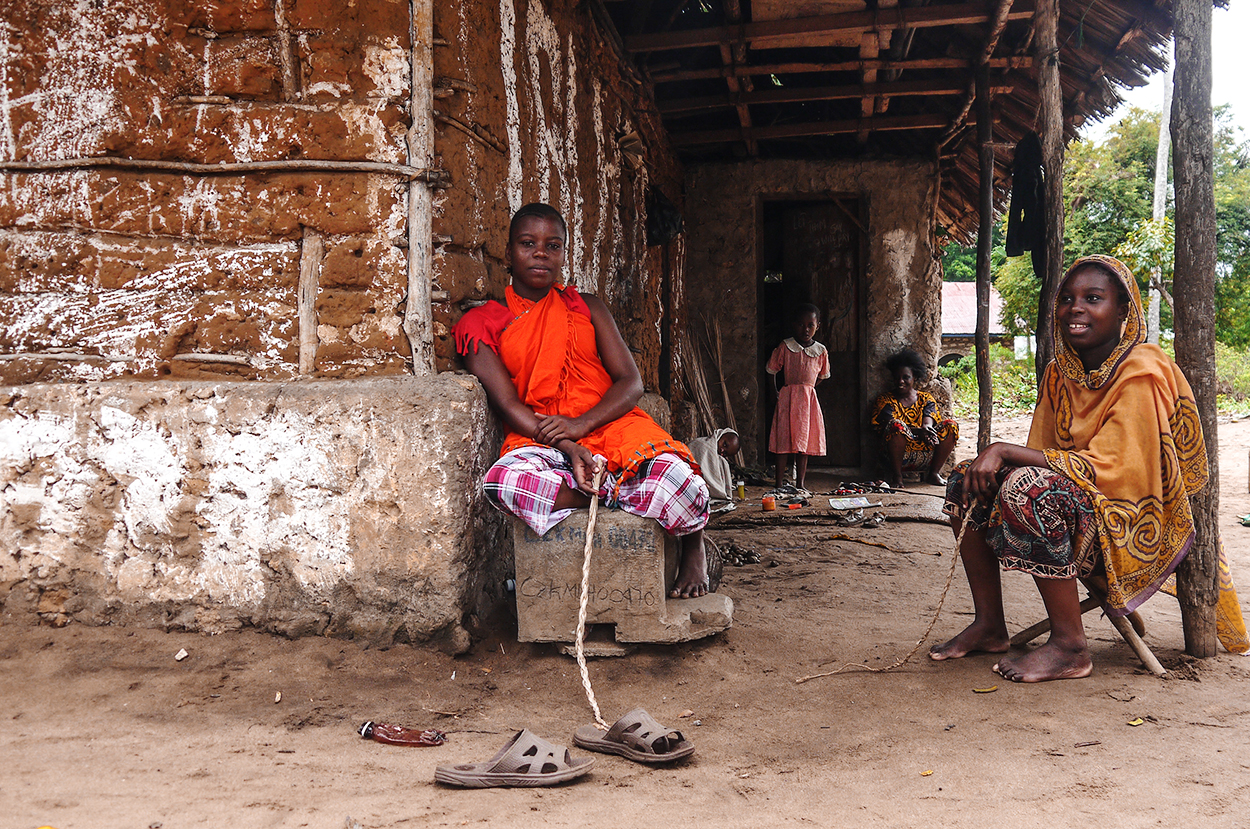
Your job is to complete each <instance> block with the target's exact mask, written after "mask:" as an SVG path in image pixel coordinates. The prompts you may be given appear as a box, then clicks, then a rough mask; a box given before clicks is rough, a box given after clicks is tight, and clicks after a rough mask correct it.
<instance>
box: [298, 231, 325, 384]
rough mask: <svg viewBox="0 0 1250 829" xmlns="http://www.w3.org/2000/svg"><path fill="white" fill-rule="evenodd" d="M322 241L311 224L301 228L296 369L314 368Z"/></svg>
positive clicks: (312, 370) (313, 369) (306, 370)
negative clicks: (302, 232)
mask: <svg viewBox="0 0 1250 829" xmlns="http://www.w3.org/2000/svg"><path fill="white" fill-rule="evenodd" d="M324 256H325V242H324V241H323V240H322V238H321V234H320V233H318V232H317V231H315V230H313V229H312V228H308V227H306V228H304V239H303V241H302V242H301V244H300V249H299V373H300V374H302V375H309V374H312V373H313V372H314V371H315V370H316V368H317V344H318V342H319V339H318V336H317V289H318V288H319V287H320V285H321V260H322V258H323V257H324Z"/></svg>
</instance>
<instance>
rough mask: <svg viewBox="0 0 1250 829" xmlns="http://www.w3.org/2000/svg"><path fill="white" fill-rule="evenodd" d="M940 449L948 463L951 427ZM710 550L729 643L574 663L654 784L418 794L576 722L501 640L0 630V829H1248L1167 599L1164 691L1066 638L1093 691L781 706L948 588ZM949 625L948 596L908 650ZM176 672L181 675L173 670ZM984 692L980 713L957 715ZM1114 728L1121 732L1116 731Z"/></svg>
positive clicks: (932, 560)
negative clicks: (429, 643)
mask: <svg viewBox="0 0 1250 829" xmlns="http://www.w3.org/2000/svg"><path fill="white" fill-rule="evenodd" d="M1024 428H1025V421H1024V420H1021V419H1015V420H1011V421H1008V422H1006V423H1004V424H1002V426H1001V428H1000V435H1001V436H1004V437H1008V438H1011V437H1016V436H1018V435H1020V434H1022V433H1023V430H1024ZM964 431H965V435H966V436H967V437H968V439H969V440H971V439H972V438H973V437H974V435H973V434H972V433H973V432H974V431H975V427H974V426H972V425H966V426H965V429H964ZM1220 436H1221V446H1222V461H1221V463H1222V470H1221V471H1222V479H1223V493H1224V494H1223V510H1222V513H1223V521H1222V527H1223V532H1224V538H1225V541H1226V545H1227V548H1228V551H1229V553H1230V555H1231V557H1232V559H1233V562H1234V574H1235V575H1237V576H1239V577H1240V578H1241V581H1242V584H1243V585H1246V584H1250V575H1248V574H1250V543H1247V539H1250V529H1243V528H1241V527H1240V526H1238V525H1237V524H1236V521H1235V516H1236V515H1237V514H1239V513H1245V512H1250V504H1248V503H1247V501H1248V500H1250V498H1248V496H1247V494H1246V492H1247V474H1248V469H1247V447H1248V445H1250V421H1246V422H1241V423H1224V424H1221V432H1220ZM960 455H961V457H962V456H964V455H966V450H962V448H961V453H960ZM817 483H818V484H819V481H817ZM917 491H918V492H920V491H928V492H932V493H936V490H921V489H917ZM933 500H934V499H929V498H927V496H925V495H918V496H914V497H911V498H910V499H908V498H902V499H900V503H903V504H904V506H903V507H894V508H892V510H893V511H895V512H900V513H901V512H904V511H906V510H907V509H908V507H906V504H907V503H911V505H912V508H915V507H917V505H919V504H922V503H929V505H930V508H931V507H932V501H933ZM913 511H914V510H913ZM747 512H748V511H747V510H744V511H743V512H742V513H741V515H746V514H747ZM800 512H801V511H800ZM809 515H810V513H809ZM715 536H716V537H717V538H718V539H720V540H721V541H724V542H728V541H732V542H734V543H738V544H740V545H742V546H749V547H754V548H755V549H757V550H758V551H759V552H760V553H761V556H762V561H761V563H760V564H754V565H749V566H746V567H741V568H736V567H731V568H727V572H726V577H725V581H724V584H723V586H722V590H723V591H724V592H726V593H728V594H729V595H731V596H732V597H733V599H734V601H735V602H736V603H737V610H736V613H735V624H734V627H733V628H732V629H731V630H729V631H728V632H726V633H724V634H722V635H718V636H716V637H713V638H711V639H708V640H705V641H702V642H699V643H694V644H689V645H683V646H678V647H667V648H665V647H654V648H644V649H641V650H639V651H637V652H635V653H634V654H632V655H630V656H627V657H624V658H618V659H610V660H597V661H592V663H591V676H592V679H593V682H594V687H595V690H596V693H597V694H598V697H599V699H600V701H601V703H602V705H603V707H604V709H605V715H606V716H607V717H608V719H609V721H610V720H611V719H614V718H615V717H616V716H619V715H620V714H621V713H623V712H624V711H626V710H628V709H629V708H632V707H634V706H639V705H640V706H643V707H645V708H647V709H648V710H650V711H651V712H652V713H653V714H654V715H655V716H656V717H658V718H659V719H661V720H662V721H664V722H667V723H670V724H674V725H678V726H679V727H681V728H682V729H683V730H685V732H686V733H687V734H688V735H689V736H690V737H691V738H692V739H693V740H695V742H696V743H697V746H698V750H697V752H696V754H695V755H694V757H693V758H691V760H690V761H688V762H686V763H684V764H682V765H679V766H676V767H674V768H660V769H650V768H646V767H643V766H640V765H636V764H634V763H630V762H628V761H626V760H623V759H620V758H616V757H611V756H603V755H594V756H595V768H594V771H593V772H592V773H591V775H590V776H589V777H587V778H584V779H583V780H582V781H580V782H575V783H571V784H567V785H564V786H560V787H557V788H553V789H525V790H522V789H512V790H498V789H496V790H477V791H466V790H457V789H449V788H445V787H442V786H439V785H436V784H434V783H433V772H434V767H435V766H436V765H438V764H442V763H452V762H457V761H465V760H484V759H486V758H488V757H489V756H490V755H491V754H493V753H494V751H495V750H496V749H497V748H498V747H499V746H500V745H502V744H503V743H504V741H505V740H506V739H507V738H508V737H509V736H510V735H511V733H512V732H513V730H514V729H517V728H521V727H528V728H530V729H532V730H534V731H535V732H537V733H538V734H540V735H543V736H545V737H547V738H549V739H552V740H554V741H557V742H569V741H570V740H571V735H572V732H573V730H574V729H575V728H576V727H577V726H579V725H582V724H585V723H588V722H589V721H590V714H589V709H588V707H587V704H586V700H585V698H584V696H583V694H582V691H581V688H580V685H579V682H578V678H577V671H576V666H575V664H574V662H573V661H572V660H571V659H570V658H568V657H565V656H562V655H559V654H558V653H557V652H556V651H555V650H554V649H553V648H551V647H548V646H529V645H519V644H517V643H516V641H515V639H514V636H513V632H512V631H511V630H503V631H501V632H500V633H499V635H497V636H495V637H492V638H489V639H487V640H484V641H481V642H479V643H478V644H477V645H476V646H475V648H474V649H473V651H472V652H471V653H470V654H468V655H466V656H462V657H458V658H452V657H448V656H444V655H441V654H438V653H433V652H428V651H425V650H421V649H416V648H410V647H394V648H390V649H387V650H376V649H373V650H371V649H365V648H363V647H361V646H359V645H357V644H355V643H352V642H344V641H338V640H330V639H303V640H298V641H288V640H285V639H279V638H275V637H272V636H268V635H262V634H258V633H255V632H250V631H243V632H238V633H232V634H226V635H220V636H213V637H209V636H201V635H195V634H181V633H162V632H158V631H148V630H122V629H113V628H95V629H92V628H85V627H82V626H78V625H71V626H69V627H66V628H63V629H54V628H50V627H43V626H36V625H31V624H29V623H28V621H26V620H14V619H12V618H6V619H3V620H2V621H0V666H2V667H0V710H2V711H3V715H0V716H3V719H4V721H5V722H6V725H5V726H4V727H3V728H2V729H0V756H2V757H4V758H5V762H3V763H0V793H2V794H0V802H2V803H3V804H4V807H3V813H2V814H0V826H5V827H21V828H23V829H25V828H29V829H35V827H40V826H43V825H45V824H46V825H50V826H53V827H56V829H97V828H98V827H126V828H127V829H142V828H143V827H164V828H165V829H175V828H177V829H183V827H224V826H229V827H239V828H240V829H242V828H244V827H271V826H275V827H297V826H311V827H333V828H334V829H339V827H345V826H346V827H351V826H356V825H359V826H360V827H363V829H375V828H377V827H407V826H472V825H480V824H487V825H498V826H519V827H526V826H612V827H617V828H618V829H627V828H628V827H651V826H655V825H656V824H657V823H658V824H675V825H679V826H718V827H738V826H741V827H757V826H791V825H795V826H798V825H813V826H888V827H920V826H924V827H930V826H933V825H942V824H947V825H951V826H1009V827H1033V826H1037V827H1052V826H1065V827H1072V826H1099V827H1121V826H1123V827H1142V826H1155V825H1158V826H1168V827H1173V826H1195V825H1197V826H1203V827H1244V826H1246V825H1247V821H1248V820H1250V818H1247V815H1248V814H1250V722H1248V721H1247V716H1246V715H1247V714H1250V692H1248V691H1247V690H1246V688H1247V683H1246V680H1247V679H1248V678H1250V659H1242V658H1241V657H1238V656H1232V655H1229V654H1226V653H1221V654H1220V655H1219V656H1217V657H1215V658H1213V659H1208V660H1203V661H1201V662H1195V661H1193V660H1188V659H1187V658H1186V657H1184V656H1183V654H1182V648H1183V641H1182V636H1181V628H1180V614H1179V612H1178V610H1177V606H1176V603H1175V601H1174V600H1173V599H1171V598H1169V597H1167V596H1158V597H1156V598H1155V599H1153V600H1152V601H1151V602H1150V603H1148V604H1147V605H1146V607H1145V614H1144V615H1145V616H1146V620H1147V624H1148V625H1149V628H1150V632H1149V634H1148V641H1149V642H1150V643H1151V644H1152V646H1153V647H1154V648H1155V652H1156V653H1157V654H1158V655H1159V657H1160V658H1161V659H1162V660H1163V661H1164V663H1165V664H1167V665H1169V666H1172V667H1174V668H1179V670H1177V671H1176V672H1175V675H1174V677H1173V678H1170V679H1165V680H1160V679H1156V678H1154V677H1152V676H1150V675H1148V674H1146V673H1144V672H1143V671H1142V670H1141V669H1140V668H1139V666H1138V664H1137V662H1136V660H1135V659H1134V657H1133V655H1132V653H1131V651H1129V649H1128V647H1127V646H1126V645H1124V644H1123V643H1122V642H1121V641H1120V640H1119V638H1118V636H1117V635H1116V633H1115V631H1114V629H1113V628H1112V627H1111V626H1110V625H1109V624H1108V623H1107V622H1106V620H1104V619H1100V618H1098V617H1097V614H1090V615H1088V616H1087V617H1086V624H1087V628H1088V631H1089V634H1090V638H1091V647H1092V650H1093V656H1094V660H1095V671H1094V674H1093V676H1092V677H1090V678H1088V679H1083V680H1077V681H1067V682H1054V683H1045V684H1042V685H1034V686H1022V685H1011V684H1010V683H1005V682H1003V681H1002V680H1000V679H999V678H998V677H997V676H995V675H994V674H992V673H991V672H990V670H989V667H990V665H991V664H992V662H993V657H990V656H973V657H970V658H967V659H963V660H958V661H956V662H947V663H942V664H938V663H933V662H930V661H929V660H928V659H926V658H923V657H922V656H921V657H917V658H915V659H913V660H912V661H911V662H909V663H907V664H906V665H904V666H903V667H901V668H899V669H898V670H895V671H893V672H891V673H886V674H871V673H866V672H862V671H857V672H852V673H844V674H841V675H838V676H834V677H828V678H824V679H817V680H813V681H811V682H807V683H804V684H798V683H796V682H795V679H796V677H799V676H803V675H806V674H810V673H815V672H819V671H822V670H829V669H831V668H833V667H836V666H837V665H839V664H841V663H843V662H857V663H866V664H868V665H873V666H880V665H886V664H889V663H890V662H893V661H894V660H895V659H896V658H898V657H900V656H902V655H903V654H905V653H906V652H907V651H908V650H909V649H910V648H911V647H912V645H913V644H914V643H915V642H916V639H917V638H918V637H919V636H920V634H921V632H922V631H923V630H924V628H925V626H926V625H927V624H928V622H929V620H930V619H931V618H932V616H933V612H934V608H935V606H936V602H937V600H938V597H939V595H940V593H941V589H942V584H943V581H944V579H945V578H946V574H947V573H948V571H949V567H950V562H951V558H950V547H951V538H950V534H949V531H948V530H947V529H945V528H943V527H941V526H938V525H936V524H931V523H924V522H905V521H893V522H890V523H887V524H886V525H885V526H883V527H881V528H879V529H875V530H862V529H860V530H855V529H841V528H837V527H832V526H828V525H825V526H821V525H802V526H797V525H795V523H794V522H793V521H790V522H789V523H782V522H777V523H776V524H774V525H772V526H769V527H764V528H760V527H753V526H748V527H738V528H736V529H732V530H728V529H723V528H722V529H719V530H716V531H715ZM837 536H845V537H849V538H851V539H858V540H863V541H873V542H877V543H878V544H883V545H885V546H886V547H887V548H888V549H886V548H883V547H879V546H870V545H866V544H862V543H859V541H858V540H845V539H841V538H838V537H837ZM1247 589H1250V588H1247ZM1006 593H1007V603H1008V616H1009V620H1010V622H1011V624H1012V625H1013V626H1014V627H1013V629H1014V628H1018V627H1024V626H1025V625H1028V624H1030V623H1032V622H1034V621H1036V620H1037V619H1038V618H1040V617H1041V616H1042V615H1043V614H1042V611H1041V606H1040V602H1039V601H1038V599H1037V597H1036V593H1035V591H1034V589H1033V587H1032V583H1031V581H1030V580H1028V579H1027V578H1026V577H1022V576H1019V575H1014V574H1013V575H1009V576H1008V577H1007V578H1006ZM1243 606H1246V602H1245V600H1243ZM969 618H970V600H969V596H968V590H967V586H966V583H965V582H964V581H963V575H962V572H957V573H956V577H955V583H954V587H953V588H952V590H951V593H950V597H949V600H948V601H947V604H946V608H945V609H944V611H943V613H942V615H941V618H940V619H939V620H938V622H937V626H936V628H935V630H934V633H933V635H932V636H931V637H930V641H933V640H935V639H937V638H938V637H941V638H943V639H944V638H946V637H948V636H950V635H952V634H953V633H955V632H956V631H957V630H959V629H960V628H961V627H962V626H963V625H964V624H966V623H967V621H968V619H969ZM182 648H185V649H186V650H187V651H188V652H189V653H190V656H189V657H188V658H187V659H185V660H183V661H181V662H176V661H175V660H174V654H175V653H177V652H178V651H179V649H182ZM995 685H997V690H996V691H994V692H993V693H974V689H984V688H988V687H992V686H995ZM279 692H280V693H281V695H282V696H281V701H280V702H275V696H276V695H277V694H278V693H279ZM687 711H689V712H692V713H691V715H690V716H687V717H684V718H682V717H681V715H682V714H683V713H685V712H687ZM1136 718H1141V719H1142V720H1144V722H1143V724H1141V725H1140V726H1136V727H1134V726H1131V725H1129V722H1130V721H1133V720H1135V719H1136ZM365 719H375V720H380V721H389V722H397V723H402V724H407V725H411V726H420V727H430V726H433V727H438V728H441V729H443V730H445V731H447V732H449V733H450V735H451V739H450V741H449V742H448V743H447V744H446V745H444V746H442V747H439V748H394V747H389V746H383V745H380V744H377V743H374V742H369V741H365V740H362V739H361V738H360V737H359V736H357V734H356V731H355V729H356V727H357V726H358V725H359V724H360V722H361V721H363V720H365ZM575 753H577V754H584V752H575Z"/></svg>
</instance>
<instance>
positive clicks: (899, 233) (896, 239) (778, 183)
mask: <svg viewBox="0 0 1250 829" xmlns="http://www.w3.org/2000/svg"><path fill="white" fill-rule="evenodd" d="M936 181H937V178H936V176H935V174H934V171H933V167H932V166H931V165H929V164H927V163H924V162H907V161H877V162H872V161H865V162H832V161H831V162H808V161H761V162H758V163H754V164H750V163H746V164H736V165H705V166H700V167H695V168H692V169H691V170H690V172H689V175H688V177H687V201H686V204H687V225H686V226H687V229H688V231H689V239H690V248H689V252H688V258H687V265H686V291H687V295H688V301H689V302H690V304H691V306H692V307H696V308H709V309H721V310H720V314H721V330H722V336H723V338H724V345H723V349H724V355H725V375H726V377H730V378H734V381H735V382H736V384H737V387H736V388H734V389H732V390H731V392H732V400H733V405H734V415H735V416H736V418H737V421H738V426H739V431H740V432H741V434H742V437H743V449H744V451H745V452H746V455H747V458H748V462H751V459H755V461H756V462H762V460H763V457H764V451H765V449H766V448H767V447H766V446H759V445H758V441H757V439H756V437H755V436H756V435H757V434H759V433H760V428H761V427H760V411H761V395H762V394H763V393H764V390H763V389H761V388H760V387H759V382H758V376H759V365H758V363H757V361H758V359H759V357H758V355H759V347H760V343H759V329H758V326H757V323H756V319H757V307H758V294H757V290H758V286H759V280H760V277H761V267H762V266H761V264H760V259H761V252H760V250H759V233H760V231H759V215H760V214H759V211H760V209H761V207H760V206H761V203H762V202H763V200H765V199H801V198H804V197H809V198H824V197H828V196H829V195H831V194H834V195H840V196H849V197H851V198H856V199H860V200H863V201H864V202H865V203H866V205H867V213H868V223H867V226H866V228H865V233H864V236H865V238H866V262H865V263H864V270H865V276H864V283H863V284H864V290H863V294H862V297H863V300H862V301H863V302H864V303H865V322H866V326H867V329H866V337H865V339H866V347H867V352H868V353H867V355H866V365H867V373H866V374H865V375H864V378H863V380H864V392H865V395H864V399H863V400H862V401H860V402H861V406H862V407H863V408H864V409H865V410H867V407H868V406H869V405H870V403H871V401H873V400H875V399H876V398H877V395H878V394H880V393H881V392H882V391H884V390H885V389H886V387H887V386H886V384H887V382H888V377H887V376H886V374H885V373H884V371H883V369H882V366H883V364H884V361H885V359H886V358H887V357H888V356H889V355H890V354H892V353H894V352H895V351H898V350H899V349H900V348H903V347H905V346H909V347H912V348H915V349H917V350H918V351H920V352H921V353H922V354H925V355H927V356H928V357H929V358H930V359H931V362H933V363H936V361H937V354H938V350H939V343H940V340H941V335H942V309H941V305H942V300H941V288H942V274H941V269H940V261H939V260H938V258H937V257H938V251H937V249H936V248H935V247H934V244H933V228H934V207H935V199H936V191H935V182H936ZM771 345H772V344H770V347H771ZM707 376H708V377H715V376H716V375H715V373H714V369H712V368H711V367H710V365H709V367H708V369H707ZM865 417H867V415H866V414H865ZM865 422H866V421H865ZM866 460H870V459H866Z"/></svg>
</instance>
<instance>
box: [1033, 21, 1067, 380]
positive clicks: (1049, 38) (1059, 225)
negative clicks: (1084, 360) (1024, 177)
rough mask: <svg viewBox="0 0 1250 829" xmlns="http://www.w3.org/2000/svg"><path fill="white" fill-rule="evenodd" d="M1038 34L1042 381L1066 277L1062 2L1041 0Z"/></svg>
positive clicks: (1050, 356)
mask: <svg viewBox="0 0 1250 829" xmlns="http://www.w3.org/2000/svg"><path fill="white" fill-rule="evenodd" d="M1034 20H1035V24H1034V31H1035V32H1036V36H1037V57H1036V61H1035V62H1036V65H1037V86H1038V95H1039V96H1040V97H1041V102H1042V105H1041V112H1040V121H1041V123H1040V124H1039V129H1038V135H1039V136H1040V137H1041V139H1042V166H1043V168H1044V169H1045V175H1046V209H1045V215H1046V239H1045V244H1044V248H1043V254H1042V260H1043V261H1042V265H1043V268H1042V271H1041V272H1040V273H1039V274H1038V275H1039V277H1040V278H1041V283H1042V284H1041V292H1040V293H1039V294H1038V299H1037V331H1036V334H1037V354H1036V358H1035V359H1036V362H1035V364H1034V365H1035V367H1036V370H1037V378H1038V381H1039V382H1040V381H1041V378H1042V372H1043V371H1045V370H1046V366H1047V365H1049V364H1050V361H1051V360H1052V359H1054V356H1055V343H1054V338H1053V336H1052V334H1053V331H1052V330H1051V317H1052V316H1053V314H1054V305H1055V291H1057V290H1058V289H1059V278H1060V276H1062V274H1063V90H1062V89H1061V88H1060V86H1059V0H1038V4H1037V11H1036V13H1035V17H1034Z"/></svg>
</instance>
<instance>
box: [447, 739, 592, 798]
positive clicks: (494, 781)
mask: <svg viewBox="0 0 1250 829" xmlns="http://www.w3.org/2000/svg"><path fill="white" fill-rule="evenodd" d="M594 764H595V761H594V758H593V757H579V758H578V759H576V760H574V759H573V757H572V756H571V755H570V754H569V750H568V749H567V748H565V747H564V746H557V745H553V744H552V743H549V742H547V741H546V740H544V739H543V738H542V737H539V736H537V735H536V734H534V733H533V732H531V731H530V730H529V729H524V730H521V731H518V732H517V733H516V734H515V735H514V736H513V737H512V739H511V740H509V741H508V742H507V743H505V744H504V747H503V748H501V749H499V751H498V752H496V753H495V756H494V757H492V758H490V759H489V760H487V761H486V762H484V763H459V764H457V765H454V766H439V767H438V768H436V769H435V770H434V779H435V780H436V781H437V782H439V783H446V784H448V785H450V786H464V787H466V788H470V789H484V788H488V787H492V786H503V787H509V788H511V787H521V786H552V785H554V784H556V783H563V782H565V781H566V780H572V779H573V778H575V777H581V776H582V775H583V774H585V773H586V772H588V771H590V769H591V767H592V766H594Z"/></svg>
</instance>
